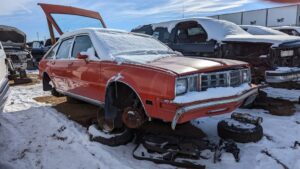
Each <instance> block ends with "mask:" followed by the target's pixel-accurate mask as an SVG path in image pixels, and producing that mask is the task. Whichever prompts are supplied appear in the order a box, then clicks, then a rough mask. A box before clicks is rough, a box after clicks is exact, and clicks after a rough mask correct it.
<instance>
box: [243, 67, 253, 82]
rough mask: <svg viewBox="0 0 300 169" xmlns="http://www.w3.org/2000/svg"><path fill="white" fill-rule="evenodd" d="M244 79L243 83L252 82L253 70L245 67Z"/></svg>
mask: <svg viewBox="0 0 300 169" xmlns="http://www.w3.org/2000/svg"><path fill="white" fill-rule="evenodd" d="M241 72H242V79H243V81H242V82H243V83H250V82H251V70H250V69H243V70H242V71H241Z"/></svg>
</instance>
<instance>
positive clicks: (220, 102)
mask: <svg viewBox="0 0 300 169" xmlns="http://www.w3.org/2000/svg"><path fill="white" fill-rule="evenodd" d="M257 94H258V88H254V89H251V90H249V91H247V92H245V93H243V94H241V95H239V96H237V97H234V98H229V99H222V100H217V101H211V102H205V103H200V104H194V105H190V106H186V107H182V108H180V109H178V110H177V111H176V113H175V116H174V118H173V120H172V124H171V127H172V129H173V130H175V128H176V125H177V122H178V120H179V118H180V117H181V116H182V115H183V114H185V113H188V112H190V111H193V110H196V109H202V108H207V107H212V106H218V105H223V104H228V103H234V102H240V103H242V102H244V101H245V100H246V99H247V98H249V97H251V96H253V95H257Z"/></svg>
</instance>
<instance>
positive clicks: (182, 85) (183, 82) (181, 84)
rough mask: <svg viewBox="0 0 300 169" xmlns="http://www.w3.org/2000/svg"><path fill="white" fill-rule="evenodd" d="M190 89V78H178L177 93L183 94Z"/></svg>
mask: <svg viewBox="0 0 300 169" xmlns="http://www.w3.org/2000/svg"><path fill="white" fill-rule="evenodd" d="M187 89H188V79H187V78H181V79H177V80H176V88H175V90H176V95H182V94H184V93H186V92H187Z"/></svg>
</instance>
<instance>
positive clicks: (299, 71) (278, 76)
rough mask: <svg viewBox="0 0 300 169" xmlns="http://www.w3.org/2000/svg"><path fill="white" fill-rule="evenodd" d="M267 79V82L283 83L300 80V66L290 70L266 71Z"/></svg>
mask: <svg viewBox="0 0 300 169" xmlns="http://www.w3.org/2000/svg"><path fill="white" fill-rule="evenodd" d="M265 79H266V82H267V83H283V82H292V81H300V68H296V69H291V70H290V71H284V72H283V71H266V73H265Z"/></svg>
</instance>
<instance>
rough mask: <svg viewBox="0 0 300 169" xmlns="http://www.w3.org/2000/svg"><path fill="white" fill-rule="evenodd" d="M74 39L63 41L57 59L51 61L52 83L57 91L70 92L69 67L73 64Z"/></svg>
mask: <svg viewBox="0 0 300 169" xmlns="http://www.w3.org/2000/svg"><path fill="white" fill-rule="evenodd" d="M73 39H74V38H73V37H71V38H66V39H63V40H62V41H61V43H60V45H59V47H58V51H57V52H56V56H55V59H53V60H50V61H49V64H50V69H51V76H52V81H53V83H54V84H55V87H56V89H58V90H62V91H63V92H68V90H69V87H68V80H69V77H68V75H69V70H68V66H69V64H70V63H71V61H70V59H69V55H70V53H71V47H72V43H73Z"/></svg>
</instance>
